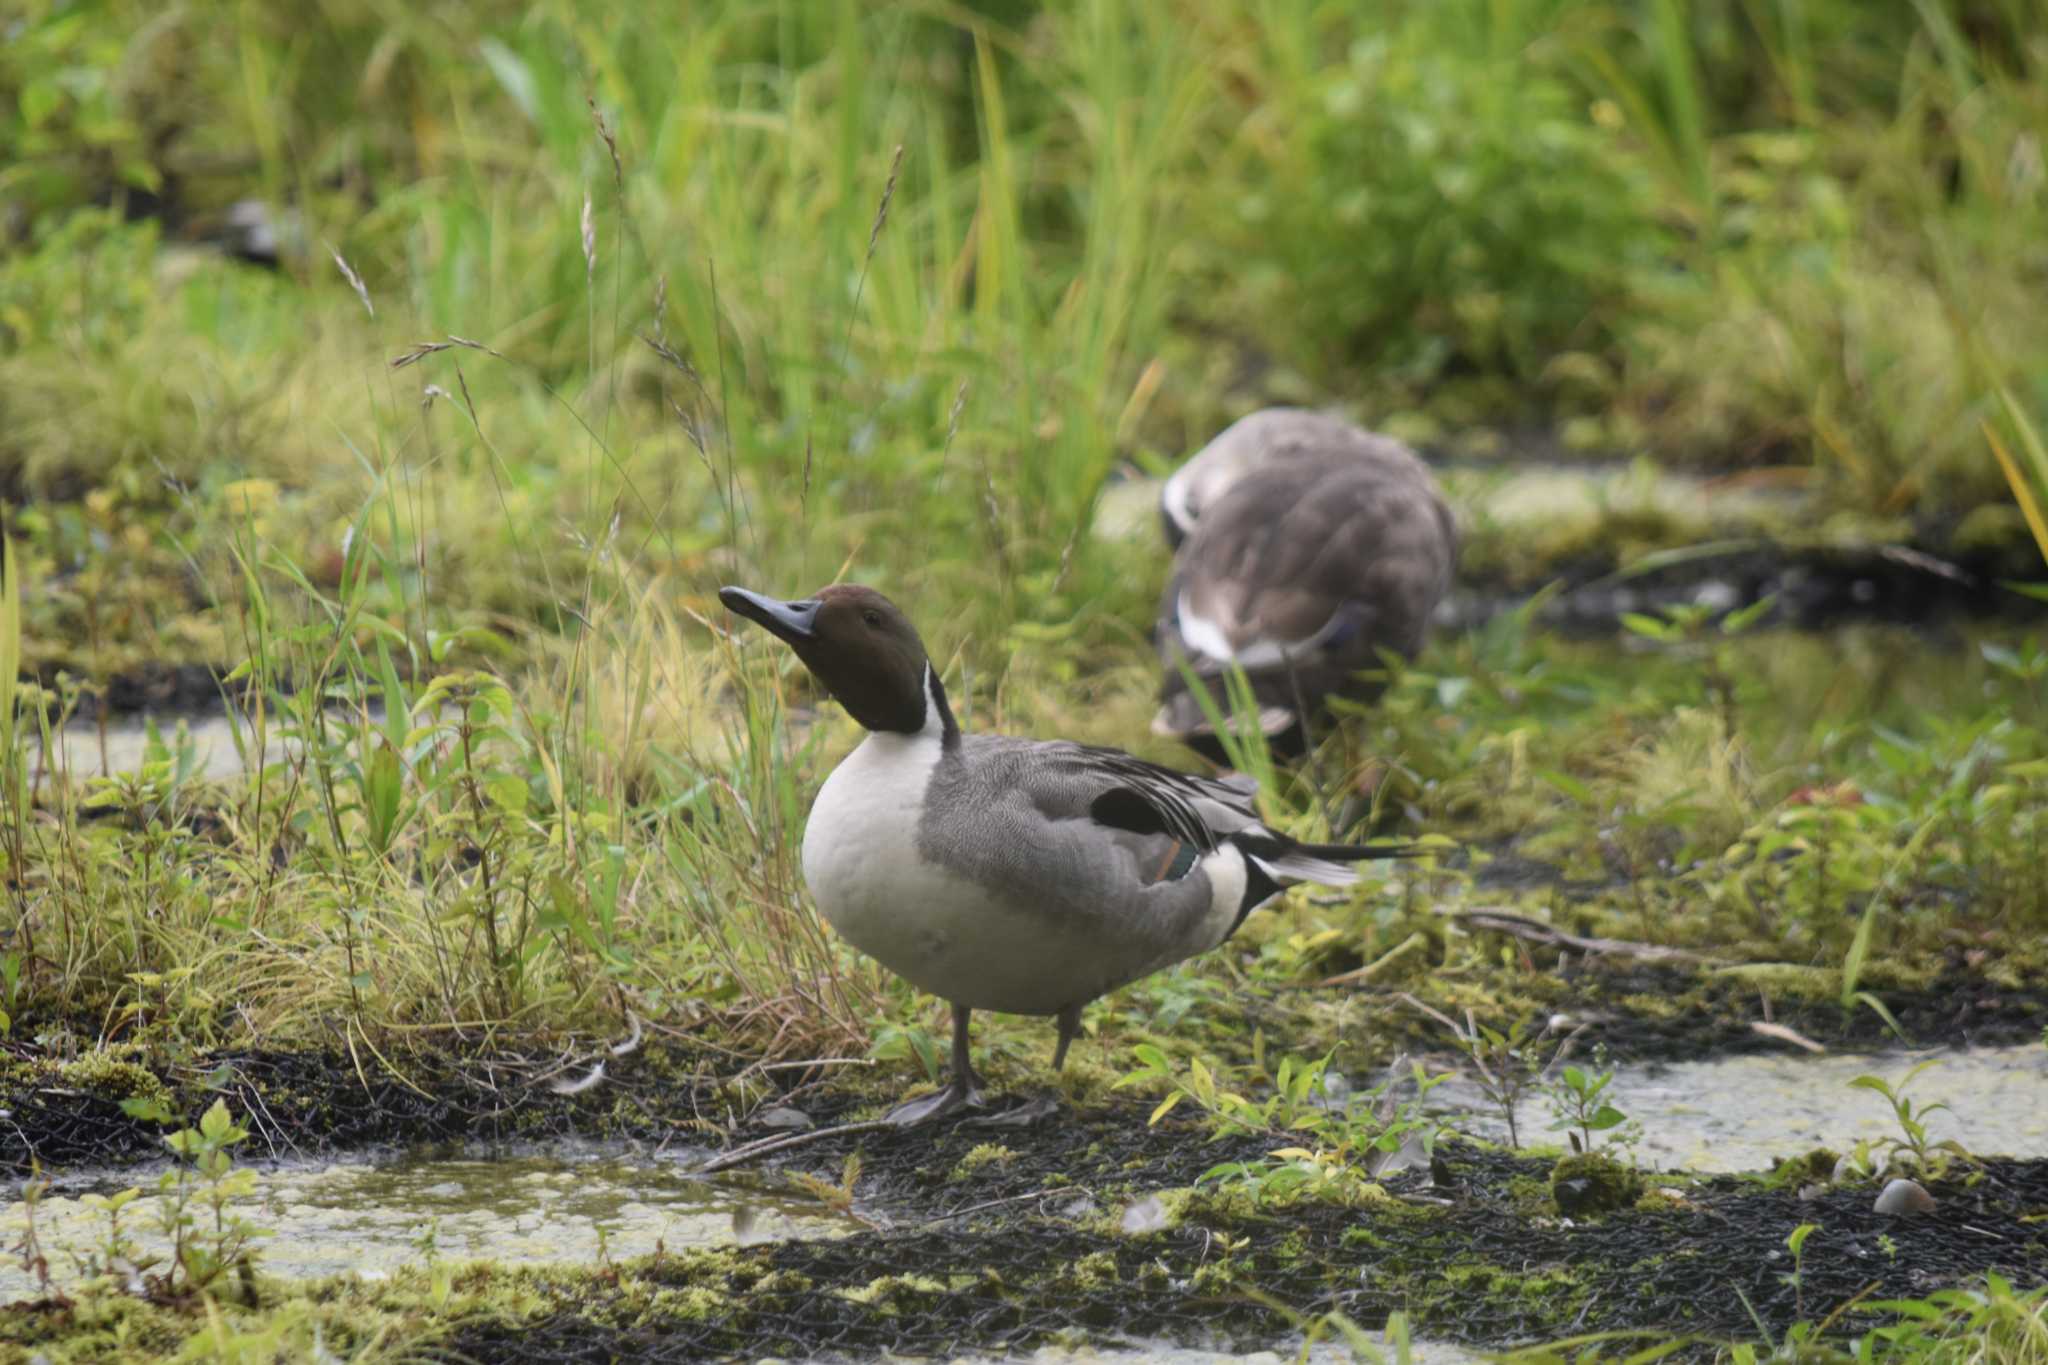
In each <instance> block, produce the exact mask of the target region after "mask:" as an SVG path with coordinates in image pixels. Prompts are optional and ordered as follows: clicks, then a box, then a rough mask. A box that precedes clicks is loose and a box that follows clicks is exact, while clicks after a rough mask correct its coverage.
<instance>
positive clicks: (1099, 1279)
mask: <svg viewBox="0 0 2048 1365" xmlns="http://www.w3.org/2000/svg"><path fill="white" fill-rule="evenodd" d="M1062 1278H1063V1279H1065V1280H1067V1281H1068V1282H1069V1283H1071V1284H1072V1285H1073V1286H1074V1288H1076V1289H1079V1290H1084V1291H1085V1290H1090V1289H1102V1288H1105V1287H1107V1286H1109V1285H1112V1284H1115V1283H1116V1282H1117V1281H1118V1280H1119V1279H1120V1278H1121V1272H1120V1271H1119V1270H1118V1269H1117V1264H1116V1257H1115V1256H1113V1255H1111V1254H1110V1253H1109V1252H1107V1251H1098V1252H1095V1253H1094V1254H1092V1255H1088V1256H1083V1257H1082V1258H1081V1259H1080V1260H1078V1261H1076V1262H1074V1264H1073V1265H1072V1266H1070V1267H1068V1269H1067V1272H1066V1274H1065V1275H1064V1276H1062Z"/></svg>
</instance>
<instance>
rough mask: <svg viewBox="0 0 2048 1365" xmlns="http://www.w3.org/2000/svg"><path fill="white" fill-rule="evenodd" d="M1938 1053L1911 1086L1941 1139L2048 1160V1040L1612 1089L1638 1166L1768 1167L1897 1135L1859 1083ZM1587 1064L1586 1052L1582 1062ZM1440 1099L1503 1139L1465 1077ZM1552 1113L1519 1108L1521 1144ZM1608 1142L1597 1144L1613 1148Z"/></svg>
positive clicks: (1628, 1081)
mask: <svg viewBox="0 0 2048 1365" xmlns="http://www.w3.org/2000/svg"><path fill="white" fill-rule="evenodd" d="M1922 1061H1932V1062H1933V1065H1931V1066H1929V1067H1928V1068H1927V1069H1926V1070H1925V1071H1923V1072H1921V1073H1920V1075H1919V1076H1917V1077H1915V1078H1914V1079H1913V1080H1912V1081H1911V1082H1910V1083H1909V1084H1908V1085H1907V1086H1906V1088H1905V1092H1904V1093H1905V1094H1906V1096H1907V1097H1908V1098H1910V1099H1911V1100H1912V1101H1913V1107H1914V1109H1915V1111H1916V1112H1919V1111H1922V1110H1924V1109H1925V1107H1926V1106H1929V1105H1933V1104H1938V1103H1945V1104H1947V1105H1949V1106H1950V1109H1948V1110H1942V1111H1938V1112H1935V1113H1933V1114H1929V1115H1927V1116H1926V1118H1925V1123H1926V1127H1927V1132H1928V1137H1929V1138H1930V1140H1932V1141H1937V1142H1939V1141H1942V1140H1944V1139H1951V1138H1952V1139H1955V1140H1956V1141H1958V1142H1960V1143H1962V1145H1963V1146H1964V1147H1965V1148H1966V1149H1968V1150H1969V1151H1971V1152H1973V1153H1976V1154H1979V1155H1982V1156H2035V1157H2038V1156H2048V1047H2043V1046H2041V1045H2040V1044H2039V1043H2031V1044H2026V1045H2022V1046H2016V1047H1998V1048H1972V1049H1968V1050H1946V1049H1943V1050H1935V1051H1923V1052H1888V1053H1882V1054H1878V1055H1869V1054H1857V1053H1830V1054H1827V1055H1825V1056H1810V1055H1806V1054H1797V1055H1794V1054H1790V1053H1787V1054H1765V1055H1760V1056H1746V1057H1724V1058H1717V1059H1714V1060H1711V1061H1699V1062H1676V1063H1671V1064H1668V1065H1657V1066H1630V1067H1618V1068H1616V1069H1615V1077H1614V1081H1613V1083H1612V1084H1611V1085H1610V1087H1609V1094H1610V1095H1611V1097H1612V1101H1613V1103H1614V1105H1615V1107H1616V1108H1618V1109H1620V1110H1621V1111H1622V1113H1624V1114H1626V1115H1627V1116H1628V1117H1629V1118H1631V1119H1634V1120H1635V1121H1636V1122H1638V1123H1640V1124H1641V1125H1642V1129H1643V1136H1642V1138H1641V1140H1640V1141H1638V1142H1637V1143H1636V1144H1635V1148H1634V1150H1635V1156H1636V1160H1637V1161H1638V1163H1640V1164H1641V1165H1643V1166H1644V1167H1647V1168H1654V1169H1660V1170H1688V1171H1703V1172H1733V1171H1758V1170H1768V1169H1769V1168H1770V1166H1771V1165H1772V1163H1773V1162H1775V1161H1777V1160H1778V1159H1780V1158H1782V1157H1789V1156H1797V1155H1799V1154H1801V1153H1804V1152H1807V1151H1811V1150H1812V1149H1813V1148H1815V1147H1829V1148H1832V1149H1834V1150H1835V1151H1838V1152H1846V1151H1848V1150H1849V1149H1850V1148H1852V1147H1854V1146H1855V1145H1856V1143H1857V1142H1858V1141H1860V1140H1864V1139H1869V1140H1871V1141H1880V1140H1882V1139H1885V1138H1889V1137H1897V1136H1899V1125H1898V1121H1897V1119H1896V1118H1894V1116H1893V1114H1892V1110H1891V1106H1890V1105H1889V1104H1887V1103H1886V1102H1885V1099H1884V1097H1883V1096H1882V1095H1879V1094H1877V1093H1876V1092H1874V1091H1870V1090H1864V1089H1861V1088H1858V1087H1854V1086H1852V1085H1851V1084H1850V1082H1851V1081H1853V1080H1855V1079H1856V1078H1857V1077H1858V1076H1863V1075H1874V1076H1878V1077H1880V1078H1882V1079H1883V1080H1885V1081H1886V1082H1888V1083H1890V1084H1892V1085H1893V1086H1894V1087H1896V1086H1897V1085H1898V1083H1899V1081H1900V1080H1901V1079H1902V1078H1903V1077H1904V1076H1905V1075H1906V1073H1907V1072H1908V1071H1910V1070H1911V1069H1912V1068H1913V1067H1914V1066H1915V1065H1917V1064H1918V1063H1920V1062H1922ZM1579 1064H1580V1065H1581V1066H1583V1065H1585V1059H1584V1058H1581V1059H1579ZM1430 1099H1431V1100H1432V1101H1433V1102H1434V1104H1435V1105H1448V1106H1450V1107H1452V1108H1455V1109H1458V1110H1469V1111H1470V1112H1471V1113H1472V1115H1473V1118H1472V1121H1471V1122H1470V1123H1468V1124H1465V1125H1463V1126H1466V1127H1468V1128H1469V1129H1471V1130H1473V1131H1475V1132H1477V1133H1480V1134H1483V1135H1484V1136H1487V1137H1493V1138H1503V1137H1505V1136H1506V1132H1507V1129H1506V1125H1505V1123H1504V1122H1503V1121H1502V1120H1501V1119H1500V1117H1499V1113H1498V1111H1497V1110H1491V1111H1490V1110H1489V1108H1488V1106H1487V1101H1486V1100H1485V1098H1484V1097H1483V1096H1482V1095H1481V1094H1480V1092H1479V1090H1478V1087H1477V1086H1475V1085H1473V1084H1472V1083H1471V1082H1470V1081H1468V1080H1466V1079H1464V1078H1462V1077H1461V1078H1459V1079H1458V1080H1456V1081H1451V1082H1446V1083H1445V1084H1444V1085H1442V1086H1439V1087H1438V1088H1437V1089H1436V1090H1434V1091H1432V1092H1431V1095H1430ZM1554 1118H1555V1113H1554V1110H1553V1108H1552V1106H1551V1104H1550V1102H1549V1101H1548V1100H1546V1099H1544V1098H1543V1097H1541V1096H1532V1097H1528V1098H1525V1099H1524V1100H1523V1101H1522V1103H1521V1104H1520V1105H1518V1106H1517V1107H1516V1111H1515V1122H1516V1125H1517V1126H1518V1128H1519V1131H1520V1137H1521V1140H1522V1142H1523V1143H1525V1144H1526V1143H1531V1142H1560V1141H1562V1140H1563V1139H1564V1135H1563V1133H1562V1131H1561V1130H1559V1129H1556V1128H1553V1127H1552V1126H1551V1125H1552V1123H1553V1121H1554ZM1604 1141H1605V1140H1604V1139H1600V1140H1599V1142H1600V1145H1604Z"/></svg>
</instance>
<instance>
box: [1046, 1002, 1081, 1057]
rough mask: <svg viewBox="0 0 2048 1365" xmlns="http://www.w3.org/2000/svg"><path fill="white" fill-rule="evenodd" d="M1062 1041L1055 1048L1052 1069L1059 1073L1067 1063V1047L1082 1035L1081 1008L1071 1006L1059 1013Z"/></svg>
mask: <svg viewBox="0 0 2048 1365" xmlns="http://www.w3.org/2000/svg"><path fill="white" fill-rule="evenodd" d="M1059 1025H1060V1040H1059V1042H1058V1043H1057V1044H1055V1045H1054V1046H1053V1050H1052V1069H1053V1070H1054V1071H1058V1070H1059V1069H1060V1068H1061V1067H1063V1066H1065V1065H1066V1063H1067V1047H1068V1045H1069V1044H1071V1043H1072V1042H1073V1041H1074V1039H1076V1038H1078V1037H1079V1036H1080V1034H1081V1007H1080V1006H1079V1005H1069V1006H1067V1007H1066V1008H1065V1009H1063V1010H1061V1011H1060V1012H1059Z"/></svg>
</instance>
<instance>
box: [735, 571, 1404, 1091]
mask: <svg viewBox="0 0 2048 1365" xmlns="http://www.w3.org/2000/svg"><path fill="white" fill-rule="evenodd" d="M718 597H719V600H720V601H722V602H723V603H725V605H726V608H727V609H728V610H730V611H732V612H735V613H737V614H738V615H740V616H744V617H746V618H747V619H748V620H751V621H756V622H759V623H760V624H761V625H763V626H765V627H767V629H768V630H769V631H770V632H772V633H773V634H774V635H776V636H777V637H779V638H780V639H782V640H784V641H785V642H787V643H788V645H789V646H790V648H792V649H794V650H795V651H796V654H797V657H798V658H800V659H802V660H803V662H804V665H805V666H806V667H807V668H809V669H810V671H811V673H812V674H813V675H814V676H815V677H816V678H817V679H818V681H819V682H820V683H821V684H823V685H824V687H825V689H826V690H827V691H828V692H830V693H831V694H832V696H834V697H835V698H837V699H838V701H839V703H840V705H842V706H844V707H845V708H846V710H847V712H848V713H849V714H850V715H852V717H853V718H854V719H855V720H857V721H859V722H860V723H861V725H862V726H863V727H864V728H865V729H866V730H867V731H868V734H867V738H866V739H864V740H863V741H862V742H861V744H860V746H859V747H858V748H856V749H855V750H854V751H853V752H852V753H851V754H850V755H848V756H847V758H846V759H845V761H843V762H842V763H840V765H839V766H838V767H837V768H835V769H833V770H832V775H831V776H830V777H828V778H826V780H825V785H824V787H823V788H822V789H821V790H820V791H819V792H818V798H817V800H816V802H815V803H813V805H812V806H811V818H810V824H809V827H808V828H807V829H806V830H805V831H804V845H803V865H804V880H805V881H806V882H808V883H809V884H810V888H811V894H812V896H813V897H814V898H815V899H816V900H817V903H818V909H819V911H820V912H821V913H822V914H823V915H824V916H825V919H826V920H827V921H828V922H829V923H830V924H831V925H832V927H833V928H834V929H835V930H837V931H838V932H839V933H840V934H841V935H842V936H843V937H844V938H845V939H846V940H847V941H848V942H850V943H852V944H853V945H854V946H855V947H856V948H859V949H860V950H861V951H862V952H865V953H867V954H868V955H869V956H871V957H873V958H875V959H876V960H877V961H879V962H880V963H881V964H882V965H883V966H885V967H887V968H889V970H891V971H893V972H895V973H896V974H897V975H899V976H901V977H903V978H905V979H906V980H908V981H910V982H911V983H912V984H913V985H915V986H917V987H918V988H919V989H921V990H925V991H929V992H930V993H931V994H933V995H936V996H939V997H940V998H941V999H944V1000H946V1001H948V1002H949V1003H950V1004H951V1005H952V1007H953V1075H952V1082H951V1084H950V1085H949V1086H947V1088H946V1089H944V1090H942V1091H940V1092H939V1093H938V1094H936V1095H932V1096H929V1097H927V1098H925V1099H922V1100H918V1101H914V1102H911V1103H908V1104H905V1105H903V1106H901V1107H900V1108H898V1109H897V1110H896V1111H895V1112H894V1113H893V1114H892V1115H891V1116H890V1117H891V1118H892V1119H894V1120H895V1121H896V1122H898V1123H905V1124H907V1123H915V1122H918V1121H920V1120H922V1119H926V1118H931V1117H935V1116H937V1115H939V1114H944V1113H948V1112H951V1111H952V1110H954V1109H957V1108H959V1107H961V1106H962V1105H965V1104H973V1103H978V1102H979V1098H980V1097H979V1094H978V1086H979V1078H978V1077H977V1076H976V1075H975V1074H974V1068H973V1066H972V1064H971V1063H970V1061H969V1059H968V1050H967V1023H968V1015H969V1012H970V1011H973V1010H978V1009H980V1010H1000V1011H1003V1012H1004V1013H1008V1014H1034V1015H1051V1016H1053V1017H1055V1018H1056V1019H1058V1021H1059V1043H1058V1046H1057V1047H1056V1048H1055V1049H1054V1052H1053V1059H1052V1061H1053V1067H1054V1069H1055V1070H1057V1069H1058V1068H1059V1067H1060V1065H1061V1064H1062V1063H1063V1062H1064V1061H1065V1060H1066V1055H1067V1046H1068V1044H1070V1043H1072V1042H1073V1040H1074V1036H1075V1034H1076V1033H1077V1032H1078V1031H1079V1029H1080V1025H1081V1007H1082V1006H1083V1005H1085V1004H1087V1003H1088V1002H1089V1001H1090V1000H1093V999H1095V998H1096V997H1097V996H1100V995H1102V994H1104V993H1105V992H1107V991H1111V990H1114V989H1115V988H1116V987H1118V986H1121V985H1123V984H1125V983H1126V982H1130V981H1135V980H1137V979H1138V978H1139V977H1142V976H1146V975H1149V974H1150V973H1152V972H1156V971H1158V970H1160V969H1161V968H1162V967H1167V966H1171V965H1172V964H1173V963H1176V962H1179V961H1181V960H1182V959H1184V958H1189V957H1193V956H1194V955H1195V954H1197V953H1201V952H1206V951H1208V950H1209V949H1211V948H1214V947H1215V946H1216V945H1217V944H1219V943H1221V942H1223V940H1224V939H1226V938H1228V937H1230V935H1231V932H1232V931H1233V930H1235V929H1236V928H1237V926H1238V925H1239V924H1240V923H1241V922H1242V921H1243V920H1244V917H1245V915H1246V914H1248V913H1249V912H1250V911H1251V910H1252V909H1253V908H1254V907H1256V906H1258V905H1261V904H1263V903H1264V902H1265V901H1267V900H1269V899H1271V898H1272V896H1273V895H1274V894H1275V893H1277V892H1278V891H1279V890H1280V889H1281V888H1282V887H1283V886H1287V885H1290V884H1292V883H1294V882H1300V881H1311V882H1320V883H1323V884H1324V885H1329V886H1342V885H1347V884H1349V883H1351V882H1354V881H1356V880H1357V879H1358V874H1357V872H1356V871H1355V870H1354V869H1353V867H1352V866H1351V864H1352V863H1354V862H1357V861H1359V860H1360V859H1364V858H1370V857H1378V856H1384V855H1387V854H1391V853H1393V852H1396V851H1397V850H1395V849H1393V848H1390V847H1388V846H1385V845H1353V844H1305V843H1299V842H1297V841H1296V840H1294V839H1291V838H1289V837H1288V836H1287V835H1285V834H1282V833H1280V832H1279V831H1277V830H1275V829H1272V828H1271V827H1269V826H1267V825H1265V824H1263V823H1261V821H1260V819H1259V817H1258V815H1257V813H1256V811H1255V810H1254V808H1253V805H1252V798H1253V794H1254V792H1255V790H1256V788H1255V787H1254V786H1253V784H1252V783H1250V782H1249V781H1248V780H1246V779H1243V778H1237V779H1233V780H1229V781H1219V780H1215V779H1211V778H1205V777H1195V776H1192V775H1190V774H1187V773H1180V772H1175V771H1173V770H1172V769H1170V768H1162V767H1158V766H1157V765H1155V764H1151V763H1147V762H1145V761H1143V760H1142V759H1138V758H1134V757H1132V756H1131V755H1130V754H1127V753H1124V752H1122V751H1121V750H1117V749H1100V748H1092V747H1089V746H1087V745H1082V744H1074V743H1070V742H1068V741H1065V740H1035V739H1022V738H1015V737H1011V736H1005V735H966V734H962V733H961V731H960V727H959V725H958V723H957V722H955V720H954V718H953V710H952V707H951V706H949V705H948V704H947V701H946V690H945V688H944V686H943V685H942V684H941V683H940V681H939V674H938V671H937V670H936V669H934V668H933V667H932V666H931V662H930V660H929V659H928V658H927V657H926V655H925V648H924V643H923V641H921V640H920V639H919V638H918V634H917V629H916V628H915V627H914V626H912V625H911V624H910V621H909V619H908V618H907V617H905V616H904V614H903V613H902V612H901V611H899V610H898V609H897V608H896V606H895V605H894V604H893V603H891V602H890V601H889V599H888V598H886V597H884V596H882V595H881V594H880V593H878V592H876V591H874V590H873V589H872V588H863V587H855V586H852V585H847V584H839V585H835V586H833V587H829V588H824V589H822V590H820V591H819V592H817V593H816V594H814V595H812V596H811V597H808V598H805V599H803V600H802V601H797V602H783V601H777V600H776V599H774V598H771V597H764V596H761V595H760V594H758V593H753V592H749V591H747V590H746V589H744V588H723V589H721V590H720V591H719V594H718Z"/></svg>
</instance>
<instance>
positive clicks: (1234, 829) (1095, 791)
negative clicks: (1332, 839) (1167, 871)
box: [1032, 744, 1409, 903]
mask: <svg viewBox="0 0 2048 1365" xmlns="http://www.w3.org/2000/svg"><path fill="white" fill-rule="evenodd" d="M1038 772H1039V774H1040V775H1041V779H1042V781H1041V783H1040V784H1039V786H1038V789H1037V790H1036V791H1035V792H1033V793H1032V795H1033V798H1034V800H1035V801H1036V802H1039V803H1041V809H1048V808H1049V807H1050V808H1053V809H1062V810H1063V813H1064V815H1065V817H1066V818H1070V819H1071V818H1074V817H1075V816H1077V815H1079V814H1081V813H1082V812H1083V811H1085V818H1086V819H1087V820H1089V821H1090V822H1092V823H1093V824H1095V825H1096V826H1099V827H1100V828H1102V829H1103V830H1105V831H1121V832H1123V833H1126V834H1130V835H1137V836H1141V837H1161V836H1163V837H1165V838H1169V839H1172V840H1174V841H1175V842H1176V843H1177V844H1181V845H1184V846H1186V847H1188V848H1190V849H1192V850H1194V851H1196V852H1197V853H1198V854H1201V855H1207V854H1210V853H1214V852H1216V851H1218V850H1220V849H1223V848H1225V847H1226V846H1228V847H1233V848H1235V849H1236V850H1237V851H1238V852H1240V853H1242V854H1243V855H1244V856H1245V857H1246V859H1247V861H1248V862H1250V863H1251V864H1252V865H1253V866H1255V867H1257V868H1258V869H1260V871H1261V872H1262V873H1263V874H1264V876H1266V877H1268V878H1270V879H1271V880H1272V882H1273V883H1274V885H1275V888H1276V889H1277V887H1278V886H1281V885H1285V884H1287V883H1288V882H1293V881H1314V882H1321V883H1323V884H1325V885H1330V886H1344V885H1349V884H1350V883H1352V882H1355V881H1357V880H1358V874H1357V872H1356V870H1355V869H1354V868H1353V866H1352V864H1354V863H1358V862H1362V861H1364V860H1366V859H1369V858H1386V857H1398V856H1401V855H1403V854H1405V853H1406V852H1408V851H1409V850H1408V846H1407V845H1406V844H1403V843H1397V842H1377V843H1366V844H1311V843H1304V842H1302V841H1300V840H1298V839H1295V838H1293V837H1291V836H1289V835H1287V834H1283V833H1281V832H1280V831H1279V830H1276V829H1274V828H1272V827H1271V826H1270V825H1268V824H1266V822H1265V821H1264V820H1263V819H1261V818H1260V816H1259V813H1258V809H1257V807H1256V806H1255V805H1254V804H1253V803H1254V801H1255V799H1256V797H1257V795H1258V784H1257V783H1255V782H1253V781H1252V780H1251V779H1249V778H1246V777H1233V778H1214V777H1202V776H1198V775H1197V774H1194V773H1187V772H1182V771H1180V770H1179V769H1176V768H1168V767H1164V766H1162V765H1160V764H1157V763H1151V762H1147V761H1146V760H1145V759H1142V758H1138V757H1136V756H1135V755H1133V754H1128V753H1125V752H1124V751H1123V750H1121V749H1108V748H1098V747H1094V746H1090V745H1082V744H1061V745H1058V746H1049V748H1048V751H1047V752H1046V754H1045V761H1044V763H1043V764H1042V765H1039V766H1038ZM1084 801H1085V806H1083V805H1082V802H1084ZM1048 813H1051V810H1050V809H1049V810H1048ZM1268 894H1270V892H1268ZM1260 899H1264V897H1263V896H1261V897H1260ZM1254 903H1256V902H1254Z"/></svg>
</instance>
